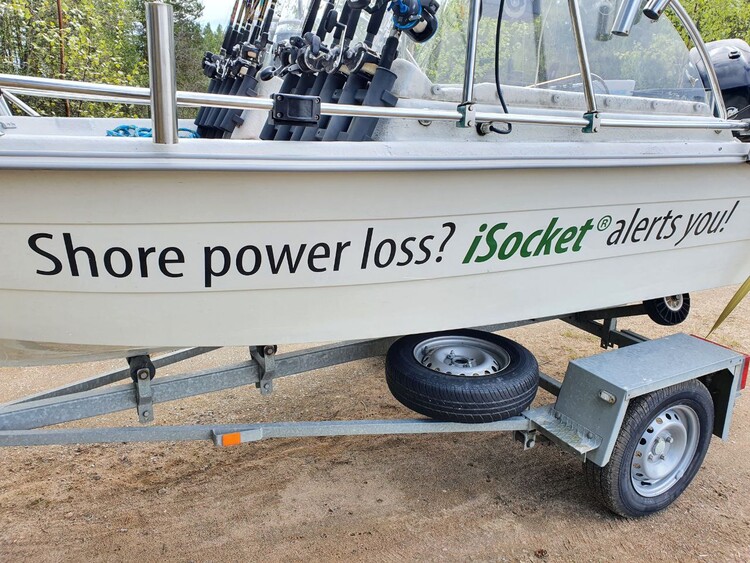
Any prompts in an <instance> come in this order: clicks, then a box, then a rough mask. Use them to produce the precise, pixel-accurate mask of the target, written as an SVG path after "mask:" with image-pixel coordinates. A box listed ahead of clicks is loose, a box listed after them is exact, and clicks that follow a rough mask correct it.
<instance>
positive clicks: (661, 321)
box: [643, 293, 690, 326]
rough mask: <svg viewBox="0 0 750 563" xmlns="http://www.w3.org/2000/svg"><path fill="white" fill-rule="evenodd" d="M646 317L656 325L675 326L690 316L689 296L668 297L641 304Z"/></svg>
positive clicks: (684, 294)
mask: <svg viewBox="0 0 750 563" xmlns="http://www.w3.org/2000/svg"><path fill="white" fill-rule="evenodd" d="M643 306H644V307H645V308H646V314H647V315H648V317H649V318H650V319H651V320H652V321H654V322H655V323H656V324H658V325H662V326H675V325H678V324H680V323H682V322H684V321H685V320H686V319H687V318H688V315H690V295H689V294H688V293H683V294H681V295H670V296H668V297H660V298H659V299H649V300H648V301H644V302H643Z"/></svg>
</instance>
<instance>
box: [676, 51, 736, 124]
mask: <svg viewBox="0 0 750 563" xmlns="http://www.w3.org/2000/svg"><path fill="white" fill-rule="evenodd" d="M706 47H707V48H708V52H709V54H710V56H711V64H713V66H714V69H715V70H716V76H717V77H718V79H719V87H720V88H721V95H722V97H723V98H724V105H726V107H727V112H728V114H729V117H730V118H731V119H748V118H750V46H748V44H747V43H745V42H744V41H743V40H742V39H724V40H722V41H712V42H711V43H707V44H706ZM690 61H691V62H692V64H693V65H694V66H695V68H697V69H698V73H699V74H700V77H701V78H702V79H703V83H704V84H708V78H707V76H706V69H705V67H704V66H703V61H702V60H701V58H700V55H699V54H698V52H697V51H696V50H695V49H693V50H692V51H691V52H690Z"/></svg>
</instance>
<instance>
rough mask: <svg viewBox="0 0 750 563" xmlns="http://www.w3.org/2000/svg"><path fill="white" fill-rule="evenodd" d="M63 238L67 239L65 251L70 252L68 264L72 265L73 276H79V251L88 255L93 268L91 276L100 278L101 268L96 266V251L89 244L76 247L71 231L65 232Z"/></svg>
mask: <svg viewBox="0 0 750 563" xmlns="http://www.w3.org/2000/svg"><path fill="white" fill-rule="evenodd" d="M63 240H64V241H65V252H67V254H68V264H69V265H70V273H71V274H73V277H76V278H77V277H78V276H79V272H78V263H77V262H76V254H78V253H79V252H83V253H84V254H85V255H86V257H87V258H88V259H89V266H90V268H91V277H93V278H98V277H99V269H98V268H97V266H96V256H95V255H94V251H93V250H91V249H90V248H89V247H87V246H79V247H77V248H76V247H74V246H73V238H72V237H71V236H70V233H63Z"/></svg>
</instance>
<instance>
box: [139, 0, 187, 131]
mask: <svg viewBox="0 0 750 563" xmlns="http://www.w3.org/2000/svg"><path fill="white" fill-rule="evenodd" d="M146 34H147V41H148V70H149V83H150V86H151V120H152V123H153V135H154V143H156V144H159V145H176V144H177V143H178V142H179V137H178V134H177V128H178V125H177V64H176V61H175V46H174V45H175V42H174V15H173V10H172V6H171V4H164V3H163V2H148V3H147V4H146Z"/></svg>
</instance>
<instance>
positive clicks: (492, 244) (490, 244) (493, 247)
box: [475, 223, 508, 262]
mask: <svg viewBox="0 0 750 563" xmlns="http://www.w3.org/2000/svg"><path fill="white" fill-rule="evenodd" d="M507 226H508V223H498V224H497V225H495V226H494V227H492V228H491V229H490V231H489V232H488V233H487V239H486V240H487V248H488V251H487V254H485V255H484V256H479V257H477V259H476V260H475V262H486V261H487V260H489V259H490V258H492V257H493V256H495V253H496V252H497V241H496V240H495V233H496V232H497V231H502V230H503V229H504V228H505V227H507Z"/></svg>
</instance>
